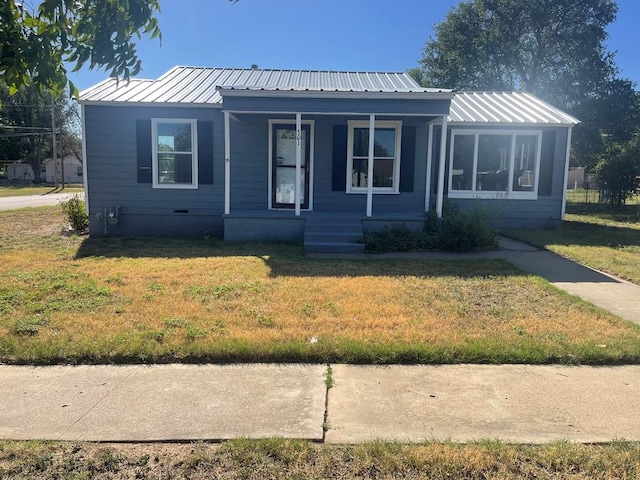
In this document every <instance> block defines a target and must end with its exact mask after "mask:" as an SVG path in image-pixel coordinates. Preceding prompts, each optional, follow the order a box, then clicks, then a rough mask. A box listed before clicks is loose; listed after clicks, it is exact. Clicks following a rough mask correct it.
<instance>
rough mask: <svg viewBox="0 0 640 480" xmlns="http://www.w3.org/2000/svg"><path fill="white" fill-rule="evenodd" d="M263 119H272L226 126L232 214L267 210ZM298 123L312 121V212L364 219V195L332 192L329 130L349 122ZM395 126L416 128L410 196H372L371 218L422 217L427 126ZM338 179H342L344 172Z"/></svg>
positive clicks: (410, 122)
mask: <svg viewBox="0 0 640 480" xmlns="http://www.w3.org/2000/svg"><path fill="white" fill-rule="evenodd" d="M269 118H273V117H270V116H267V115H243V116H242V120H241V122H232V124H231V145H232V147H231V211H232V212H233V211H234V210H236V211H245V210H266V209H268V206H269V185H268V178H269V170H268V168H269V152H268V148H269V147H268V145H269V140H268V134H269V125H268V120H269ZM290 119H291V118H290ZM303 119H305V120H311V119H312V120H314V122H315V126H314V165H313V211H316V212H337V213H339V212H345V213H354V214H357V213H361V214H362V215H363V216H364V215H365V213H366V207H367V196H366V195H365V194H362V193H346V192H344V191H332V175H333V171H332V169H333V126H334V125H346V124H347V121H348V120H349V119H351V117H346V116H328V115H318V116H313V117H310V116H308V117H303ZM401 120H402V121H403V123H402V124H403V126H415V127H416V163H415V169H414V181H413V192H403V193H399V194H384V195H382V194H381V195H374V196H373V211H374V214H391V213H397V212H401V213H408V212H413V213H421V212H424V195H425V185H426V183H425V174H426V158H427V133H428V126H427V122H426V120H423V119H420V118H417V119H416V118H403V119H401ZM345 148H346V146H345ZM401 161H402V160H401ZM342 174H343V175H345V176H346V175H347V172H346V170H345V171H344V172H342Z"/></svg>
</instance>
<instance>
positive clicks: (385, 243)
mask: <svg viewBox="0 0 640 480" xmlns="http://www.w3.org/2000/svg"><path fill="white" fill-rule="evenodd" d="M416 240H417V238H416V235H415V234H414V233H413V232H412V231H411V230H409V227H407V226H406V225H401V226H397V227H389V226H388V225H385V226H384V228H383V229H382V230H379V231H373V232H367V233H365V234H364V248H365V251H367V252H371V253H380V252H406V251H409V250H413V249H414V248H415V247H416Z"/></svg>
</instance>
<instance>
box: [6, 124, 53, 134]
mask: <svg viewBox="0 0 640 480" xmlns="http://www.w3.org/2000/svg"><path fill="white" fill-rule="evenodd" d="M0 128H14V129H16V130H46V131H48V132H50V131H51V128H48V127H23V126H20V125H2V124H0Z"/></svg>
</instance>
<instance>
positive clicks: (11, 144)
mask: <svg viewBox="0 0 640 480" xmlns="http://www.w3.org/2000/svg"><path fill="white" fill-rule="evenodd" d="M51 98H52V97H51V94H50V93H49V92H47V91H44V92H41V91H40V89H39V88H38V87H36V86H35V85H28V86H26V87H23V88H21V89H20V90H18V91H17V92H15V93H14V94H13V95H11V94H10V93H9V88H8V87H0V104H1V105H2V108H1V109H0V161H3V160H5V161H12V160H24V161H26V162H27V163H29V164H30V165H31V167H32V168H33V172H34V175H35V178H34V180H35V181H39V180H40V178H39V175H40V165H41V164H42V161H43V160H44V159H45V158H50V157H51V156H52V139H51ZM53 109H54V112H55V119H56V127H57V130H58V133H59V134H58V136H57V140H58V142H57V147H58V149H57V150H58V151H57V154H58V156H59V157H61V158H64V157H67V156H74V157H76V158H77V159H78V160H81V161H82V142H81V140H80V119H79V115H78V106H77V104H76V103H75V101H74V100H72V99H70V98H69V96H68V95H60V96H58V97H56V99H55V101H54V102H53Z"/></svg>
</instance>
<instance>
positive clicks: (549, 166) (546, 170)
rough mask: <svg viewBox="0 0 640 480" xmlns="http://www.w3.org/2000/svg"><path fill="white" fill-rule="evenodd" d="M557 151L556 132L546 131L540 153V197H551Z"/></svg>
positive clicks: (543, 133) (543, 134)
mask: <svg viewBox="0 0 640 480" xmlns="http://www.w3.org/2000/svg"><path fill="white" fill-rule="evenodd" d="M555 150H556V131H555V130H544V131H543V132H542V148H541V151H540V177H539V182H538V195H540V196H542V197H549V196H551V184H552V182H553V161H554V157H555V155H554V153H555Z"/></svg>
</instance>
